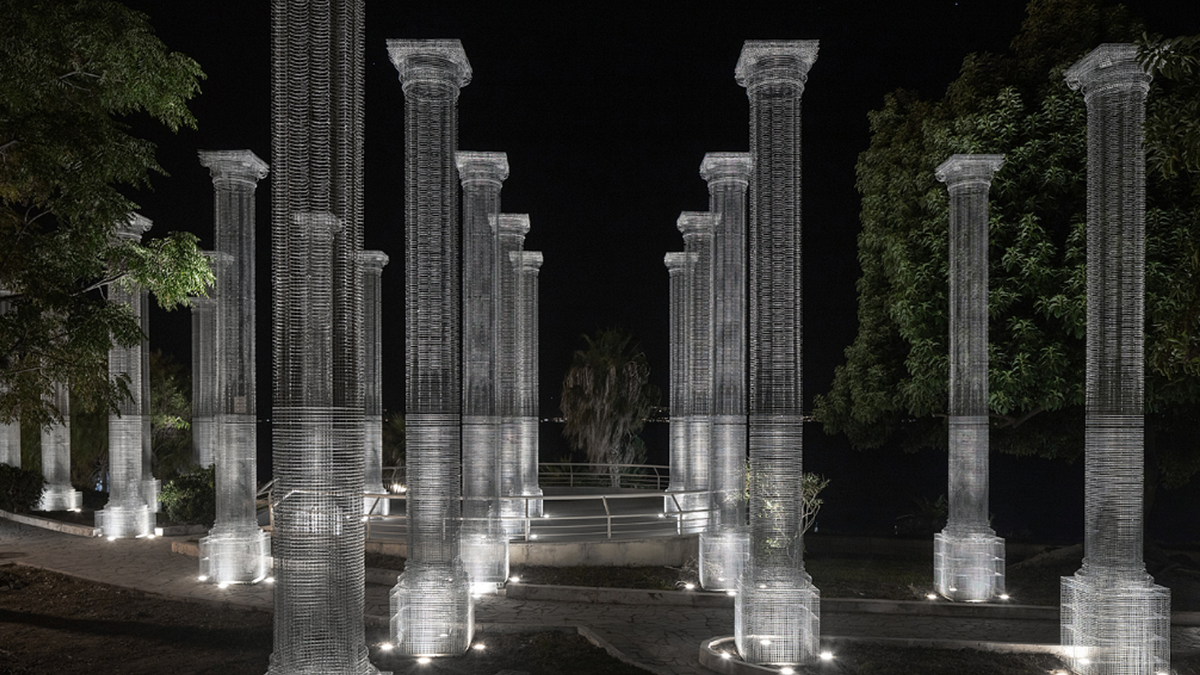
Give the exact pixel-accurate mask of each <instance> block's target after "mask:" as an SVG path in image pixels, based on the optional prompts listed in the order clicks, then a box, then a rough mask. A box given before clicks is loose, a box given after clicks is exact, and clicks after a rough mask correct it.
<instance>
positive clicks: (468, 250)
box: [455, 152, 511, 590]
mask: <svg viewBox="0 0 1200 675" xmlns="http://www.w3.org/2000/svg"><path fill="white" fill-rule="evenodd" d="M455 164H456V166H457V167H458V174H459V178H460V179H461V181H462V290H463V298H462V302H463V306H462V322H463V326H462V336H463V342H462V360H463V361H462V363H463V375H462V377H463V408H462V415H463V417H462V427H463V430H462V434H463V453H462V476H463V478H462V491H463V516H464V519H465V520H464V522H463V533H462V536H463V540H462V559H463V565H465V566H466V568H467V574H468V575H469V576H470V577H471V582H472V584H473V585H474V588H475V589H477V590H483V589H490V590H494V589H496V588H497V587H498V586H499V585H500V584H503V583H504V581H505V580H506V579H508V537H507V536H505V534H504V529H503V526H502V524H501V522H500V470H501V466H500V452H499V445H500V424H501V417H500V410H499V408H500V405H499V395H500V389H499V386H498V385H499V381H498V380H499V377H498V368H497V366H498V364H499V360H500V359H501V358H504V357H505V356H506V355H504V354H502V352H501V351H500V349H499V345H498V343H497V341H496V339H495V331H496V328H497V326H498V325H499V323H500V319H499V314H500V311H499V310H500V298H499V288H500V275H501V272H502V268H503V267H504V266H503V265H501V260H500V242H499V237H498V236H497V233H496V232H495V230H494V229H493V224H494V221H495V218H496V217H497V216H498V215H499V214H500V188H501V185H502V184H503V181H504V179H505V178H507V177H508V158H507V156H505V154H504V153H502V152H458V153H455ZM509 357H510V358H511V356H510V355H509Z"/></svg>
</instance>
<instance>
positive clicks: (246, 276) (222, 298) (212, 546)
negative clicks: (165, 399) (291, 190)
mask: <svg viewBox="0 0 1200 675" xmlns="http://www.w3.org/2000/svg"><path fill="white" fill-rule="evenodd" d="M200 164H201V165H203V166H205V167H208V169H209V172H210V173H211V175H212V180H213V188H214V194H213V213H214V228H213V229H214V232H215V237H214V239H215V240H216V249H217V250H216V251H215V253H214V263H215V264H214V266H213V268H214V271H215V273H216V284H215V294H214V295H215V297H216V310H215V317H214V318H215V321H214V322H213V323H214V331H215V333H216V336H217V339H216V345H215V346H216V359H215V366H216V368H215V370H216V382H215V385H216V386H215V389H216V394H215V396H214V397H213V401H212V402H213V410H212V413H213V415H214V422H215V431H216V437H217V442H216V444H215V445H214V455H213V458H214V463H215V464H216V522H215V524H214V526H213V528H212V530H211V531H210V532H209V534H208V536H207V537H204V538H202V539H200V575H201V577H203V578H206V579H207V580H208V581H210V582H212V583H218V584H221V583H256V582H258V581H260V580H262V579H263V578H265V577H266V576H267V571H268V569H269V556H270V544H269V540H268V538H267V536H266V534H265V533H264V532H263V531H262V528H260V527H259V526H258V519H257V516H256V513H255V497H256V494H257V492H258V482H257V477H258V459H257V457H258V442H257V431H256V429H257V419H256V418H257V413H258V404H257V380H256V377H255V363H256V358H257V357H256V352H255V331H256V327H257V322H256V320H255V308H256V306H257V302H256V297H255V291H254V287H255V279H256V272H255V234H254V232H255V217H254V213H255V191H256V189H257V186H258V181H260V180H262V179H263V178H265V177H266V175H267V164H266V162H264V161H263V160H261V159H260V158H258V157H257V156H256V155H255V154H254V153H253V152H251V151H249V150H224V151H201V152H200Z"/></svg>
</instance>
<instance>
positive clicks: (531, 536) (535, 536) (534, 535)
mask: <svg viewBox="0 0 1200 675" xmlns="http://www.w3.org/2000/svg"><path fill="white" fill-rule="evenodd" d="M529 538H530V539H537V535H536V534H531V535H529Z"/></svg>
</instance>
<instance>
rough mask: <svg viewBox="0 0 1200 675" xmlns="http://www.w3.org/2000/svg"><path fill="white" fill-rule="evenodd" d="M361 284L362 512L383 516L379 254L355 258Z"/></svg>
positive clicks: (385, 506)
mask: <svg viewBox="0 0 1200 675" xmlns="http://www.w3.org/2000/svg"><path fill="white" fill-rule="evenodd" d="M358 257H359V261H360V262H361V264H362V283H363V363H364V368H363V438H364V443H365V445H364V447H365V448H366V450H365V452H364V453H363V462H364V469H363V471H364V473H363V490H364V492H365V493H366V494H367V495H369V496H367V497H363V512H364V513H374V514H378V515H387V513H388V504H389V503H388V500H387V499H384V498H383V497H382V496H375V495H385V494H387V493H388V490H387V488H385V487H384V486H383V382H382V375H383V370H382V367H383V343H382V338H381V327H380V324H381V318H382V314H383V285H382V275H383V268H384V267H385V266H386V265H387V264H388V257H387V254H386V253H384V252H383V251H363V252H361V253H360V254H359V256H358Z"/></svg>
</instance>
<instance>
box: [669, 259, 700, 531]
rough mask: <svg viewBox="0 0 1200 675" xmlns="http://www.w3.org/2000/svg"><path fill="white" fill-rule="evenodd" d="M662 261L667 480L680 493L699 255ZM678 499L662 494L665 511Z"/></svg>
mask: <svg viewBox="0 0 1200 675" xmlns="http://www.w3.org/2000/svg"><path fill="white" fill-rule="evenodd" d="M663 264H664V265H666V266H667V274H668V275H669V276H670V285H669V286H668V289H669V290H668V293H669V294H670V302H669V307H670V310H669V311H670V321H669V324H668V326H669V332H670V350H671V351H670V363H671V371H670V375H669V377H670V382H671V386H670V390H669V392H668V395H669V398H668V401H667V405H668V415H669V417H670V422H669V428H668V432H669V434H670V441H669V442H670V445H669V446H668V451H669V452H670V460H669V465H670V469H671V478H670V480H669V481H668V483H667V492H668V493H671V492H681V491H683V490H686V489H687V487H686V486H687V476H688V464H687V460H688V411H689V410H690V409H691V403H692V400H691V398H690V397H689V396H688V391H689V387H688V385H689V382H690V381H689V380H688V368H687V365H688V351H687V350H688V342H687V337H686V336H687V333H688V331H687V328H688V317H689V316H690V315H691V313H690V312H689V311H688V305H689V304H690V303H691V298H692V294H691V293H690V292H689V290H690V288H691V285H690V284H689V283H688V280H689V278H690V276H691V270H692V269H693V268H694V267H695V266H696V254H695V253H686V252H682V251H672V252H671V253H667V254H666V255H664V256H663ZM675 500H676V498H675V497H673V496H672V495H670V494H668V495H667V496H666V497H663V510H664V511H666V512H668V513H670V512H672V511H676V510H678V507H677V506H676V501H675Z"/></svg>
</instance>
